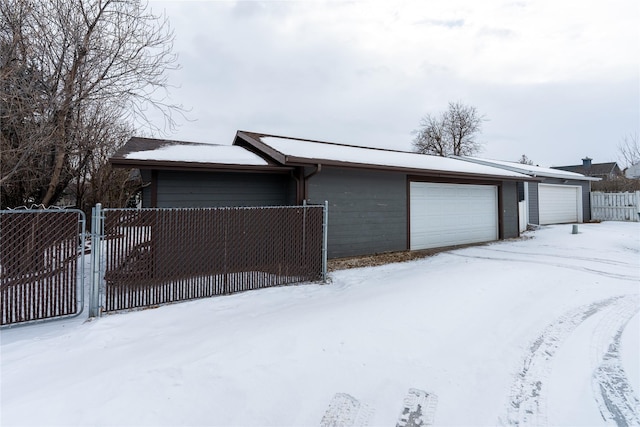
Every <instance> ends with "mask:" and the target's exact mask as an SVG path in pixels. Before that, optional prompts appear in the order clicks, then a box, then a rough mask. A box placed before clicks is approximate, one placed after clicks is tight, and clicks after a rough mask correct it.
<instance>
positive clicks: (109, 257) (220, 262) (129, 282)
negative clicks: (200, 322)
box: [89, 203, 327, 316]
mask: <svg viewBox="0 0 640 427" xmlns="http://www.w3.org/2000/svg"><path fill="white" fill-rule="evenodd" d="M326 231H327V204H326V203H325V205H324V206H319V205H313V206H312V205H306V204H305V205H303V206H281V207H238V208H150V209H102V207H101V205H100V204H98V205H97V206H96V207H95V208H94V211H93V222H92V241H93V242H94V244H93V251H92V258H91V265H92V267H91V271H92V274H91V276H92V286H91V290H90V295H89V316H99V315H100V314H101V313H102V312H113V311H120V310H128V309H134V308H140V307H149V306H156V305H160V304H166V303H171V302H175V301H185V300H191V299H195V298H203V297H210V296H214V295H225V294H231V293H235V292H241V291H246V290H252V289H260V288H264V287H271V286H281V285H286V284H290V283H297V282H302V281H316V280H325V279H326V274H327V270H326V265H327V247H326V239H327V234H326ZM97 242H100V243H99V244H97Z"/></svg>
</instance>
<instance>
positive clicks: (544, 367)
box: [506, 296, 624, 426]
mask: <svg viewBox="0 0 640 427" xmlns="http://www.w3.org/2000/svg"><path fill="white" fill-rule="evenodd" d="M623 298H624V296H618V297H612V298H608V299H605V300H602V301H597V302H594V303H592V304H588V305H584V306H581V307H578V308H576V309H574V310H571V311H569V312H567V313H565V314H564V315H563V316H561V317H560V318H558V319H557V320H555V321H554V322H553V323H551V324H549V325H548V326H547V327H546V328H545V329H544V330H543V331H542V333H541V334H540V336H538V337H537V338H536V339H535V340H534V341H533V342H532V343H531V345H530V346H529V349H528V351H527V353H526V356H525V358H524V361H523V366H522V369H521V370H520V371H519V372H518V374H517V375H516V378H515V381H514V383H513V386H512V388H511V396H510V398H509V404H508V408H507V414H506V424H509V425H517V426H520V425H524V426H540V425H547V414H546V413H547V409H546V388H545V383H546V381H547V379H548V377H549V374H550V373H551V364H552V360H553V357H554V356H555V355H556V352H557V351H558V349H559V348H560V346H561V345H562V343H563V342H564V341H565V339H566V338H567V337H568V336H569V335H571V333H572V332H573V331H574V330H575V329H576V328H577V327H578V326H579V325H580V324H581V323H582V322H584V321H585V320H586V319H588V318H589V317H591V316H593V315H594V314H596V313H598V312H599V311H600V310H602V309H604V308H606V307H607V306H609V305H612V304H615V303H616V302H618V301H620V300H621V299H623Z"/></svg>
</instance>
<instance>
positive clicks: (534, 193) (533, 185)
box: [527, 182, 540, 224]
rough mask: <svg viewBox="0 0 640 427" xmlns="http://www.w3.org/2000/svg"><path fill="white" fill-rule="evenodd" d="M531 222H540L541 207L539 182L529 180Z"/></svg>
mask: <svg viewBox="0 0 640 427" xmlns="http://www.w3.org/2000/svg"><path fill="white" fill-rule="evenodd" d="M527 184H528V185H529V223H530V224H540V209H539V204H538V183H537V182H529V183H527Z"/></svg>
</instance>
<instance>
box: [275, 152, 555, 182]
mask: <svg viewBox="0 0 640 427" xmlns="http://www.w3.org/2000/svg"><path fill="white" fill-rule="evenodd" d="M318 164H321V165H322V166H329V167H337V168H346V169H368V170H375V171H383V172H400V173H406V174H407V175H411V176H416V177H417V176H424V177H437V178H452V179H470V180H491V181H518V182H524V181H528V182H542V181H543V179H542V178H537V177H530V176H526V177H516V176H502V175H490V174H477V173H464V172H455V171H442V170H433V169H415V168H405V167H399V166H379V165H371V164H368V163H349V162H340V161H334V160H322V159H313V160H312V161H310V160H309V159H303V158H297V157H289V158H288V162H287V165H289V166H316V165H318Z"/></svg>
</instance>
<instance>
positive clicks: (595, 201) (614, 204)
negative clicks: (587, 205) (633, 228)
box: [591, 191, 640, 222]
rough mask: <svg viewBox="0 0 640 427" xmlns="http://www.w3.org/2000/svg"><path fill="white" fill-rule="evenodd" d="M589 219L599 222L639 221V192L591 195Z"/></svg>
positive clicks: (595, 193) (597, 192) (593, 193)
mask: <svg viewBox="0 0 640 427" xmlns="http://www.w3.org/2000/svg"><path fill="white" fill-rule="evenodd" d="M591 218H592V219H595V220H601V221H634V222H637V221H640V191H636V192H634V193H603V192H599V191H594V192H592V193H591Z"/></svg>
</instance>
